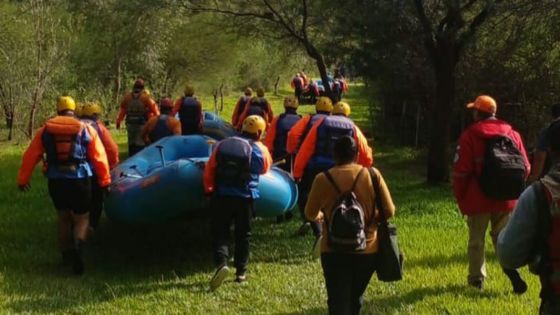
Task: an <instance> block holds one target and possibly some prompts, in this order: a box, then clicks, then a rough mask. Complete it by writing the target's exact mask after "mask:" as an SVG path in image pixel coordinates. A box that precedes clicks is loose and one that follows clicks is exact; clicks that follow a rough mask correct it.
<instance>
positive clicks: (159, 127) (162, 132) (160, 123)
mask: <svg viewBox="0 0 560 315" xmlns="http://www.w3.org/2000/svg"><path fill="white" fill-rule="evenodd" d="M168 120H169V115H166V114H161V115H159V117H158V120H157V122H156V126H155V127H154V129H153V130H152V132H150V134H149V135H148V137H150V141H151V142H152V143H154V142H156V141H158V140H159V139H161V138H164V137H168V136H171V135H173V131H172V130H171V129H169V126H168V124H167V121H168Z"/></svg>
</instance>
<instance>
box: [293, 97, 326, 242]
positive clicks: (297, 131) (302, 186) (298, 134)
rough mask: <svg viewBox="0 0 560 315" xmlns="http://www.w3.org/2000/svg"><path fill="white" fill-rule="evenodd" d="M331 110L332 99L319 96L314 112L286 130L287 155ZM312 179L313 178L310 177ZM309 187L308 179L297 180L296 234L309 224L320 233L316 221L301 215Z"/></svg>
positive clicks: (294, 152) (296, 148)
mask: <svg viewBox="0 0 560 315" xmlns="http://www.w3.org/2000/svg"><path fill="white" fill-rule="evenodd" d="M332 110H333V104H332V101H331V100H330V99H329V98H328V97H319V99H318V100H317V102H316V103H315V112H316V113H315V114H313V115H307V116H305V117H303V118H302V119H300V120H299V121H298V122H297V123H296V124H295V125H294V126H293V127H292V128H291V129H290V131H289V132H288V139H287V141H286V153H287V154H289V155H292V156H293V155H295V154H297V152H298V150H299V147H300V145H301V143H302V142H303V139H305V137H306V136H307V134H308V133H309V130H311V128H312V127H313V125H314V124H315V123H316V122H317V121H318V120H320V119H321V118H323V117H327V116H329V115H330V114H331V112H332ZM311 180H313V179H311ZM310 188H311V182H310V181H299V182H298V192H299V193H298V209H299V211H300V214H301V218H302V220H303V223H302V225H301V227H300V228H299V230H298V234H301V235H303V234H305V233H306V232H307V228H308V227H310V226H311V229H312V230H313V234H314V235H316V236H317V235H320V234H321V227H320V225H319V224H318V223H316V222H310V221H308V220H306V219H305V217H304V216H303V209H304V208H305V203H306V201H307V194H308V192H309V189H310Z"/></svg>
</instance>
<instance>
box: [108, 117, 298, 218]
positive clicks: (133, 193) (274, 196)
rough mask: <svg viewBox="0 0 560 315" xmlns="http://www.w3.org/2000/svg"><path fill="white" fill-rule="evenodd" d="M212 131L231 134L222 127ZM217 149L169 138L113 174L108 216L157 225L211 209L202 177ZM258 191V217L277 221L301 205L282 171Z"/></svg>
mask: <svg viewBox="0 0 560 315" xmlns="http://www.w3.org/2000/svg"><path fill="white" fill-rule="evenodd" d="M207 115H208V114H207ZM212 128H213V129H212V130H214V131H216V130H217V131H219V132H225V131H226V129H225V128H220V126H219V124H218V123H216V125H215V126H213V127H212ZM213 143H215V140H214V139H212V138H210V137H207V136H201V135H193V136H173V137H167V138H163V139H161V140H159V141H157V142H155V143H153V144H152V145H150V146H148V147H146V148H145V149H144V150H142V151H140V152H138V153H137V154H135V155H134V156H132V157H131V158H129V159H128V160H126V161H124V162H123V163H121V164H120V165H119V166H117V167H116V168H115V169H113V170H112V173H111V175H112V180H113V183H112V185H111V193H110V194H109V195H108V197H107V199H106V202H105V209H106V213H107V216H108V217H109V218H111V219H114V220H117V221H122V222H126V223H133V224H155V223H162V222H166V221H170V220H173V219H176V218H178V217H181V216H184V215H186V214H188V213H192V212H194V211H199V210H202V209H206V208H207V207H208V205H207V201H206V198H205V196H204V192H203V185H202V175H203V167H204V163H205V162H206V161H207V160H208V157H209V155H210V153H211V150H212V146H213ZM259 189H260V192H261V198H260V199H258V200H257V201H256V202H255V212H256V214H257V216H262V217H273V216H277V215H280V214H283V213H285V212H286V211H288V210H290V209H292V208H293V207H294V205H295V203H296V200H297V188H296V185H295V183H294V181H293V180H292V178H291V176H290V175H289V174H288V173H286V172H284V171H282V170H281V169H279V168H273V169H272V170H271V171H270V172H268V173H267V174H265V175H262V176H261V177H260V181H259Z"/></svg>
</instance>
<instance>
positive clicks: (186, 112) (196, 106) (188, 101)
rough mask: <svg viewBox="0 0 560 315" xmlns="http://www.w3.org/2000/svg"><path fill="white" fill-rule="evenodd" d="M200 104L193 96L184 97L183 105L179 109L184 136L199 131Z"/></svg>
mask: <svg viewBox="0 0 560 315" xmlns="http://www.w3.org/2000/svg"><path fill="white" fill-rule="evenodd" d="M199 110H200V103H199V102H198V100H197V99H196V98H194V97H191V96H185V97H183V103H182V104H181V108H180V109H179V120H180V121H181V129H182V133H183V134H191V133H193V132H194V131H196V130H198V127H199V123H200V122H199V121H198V119H199V117H198V112H199Z"/></svg>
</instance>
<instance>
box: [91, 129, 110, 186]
mask: <svg viewBox="0 0 560 315" xmlns="http://www.w3.org/2000/svg"><path fill="white" fill-rule="evenodd" d="M86 131H87V132H88V133H89V136H90V138H91V139H90V141H89V143H88V148H87V156H88V161H89V162H90V163H91V164H92V166H93V170H94V171H95V175H97V179H98V181H99V187H107V186H109V185H110V184H111V174H110V172H109V162H108V161H107V154H106V153H105V148H104V147H103V143H102V142H101V140H100V139H99V136H98V135H97V132H96V131H95V129H93V128H92V127H91V126H86Z"/></svg>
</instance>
